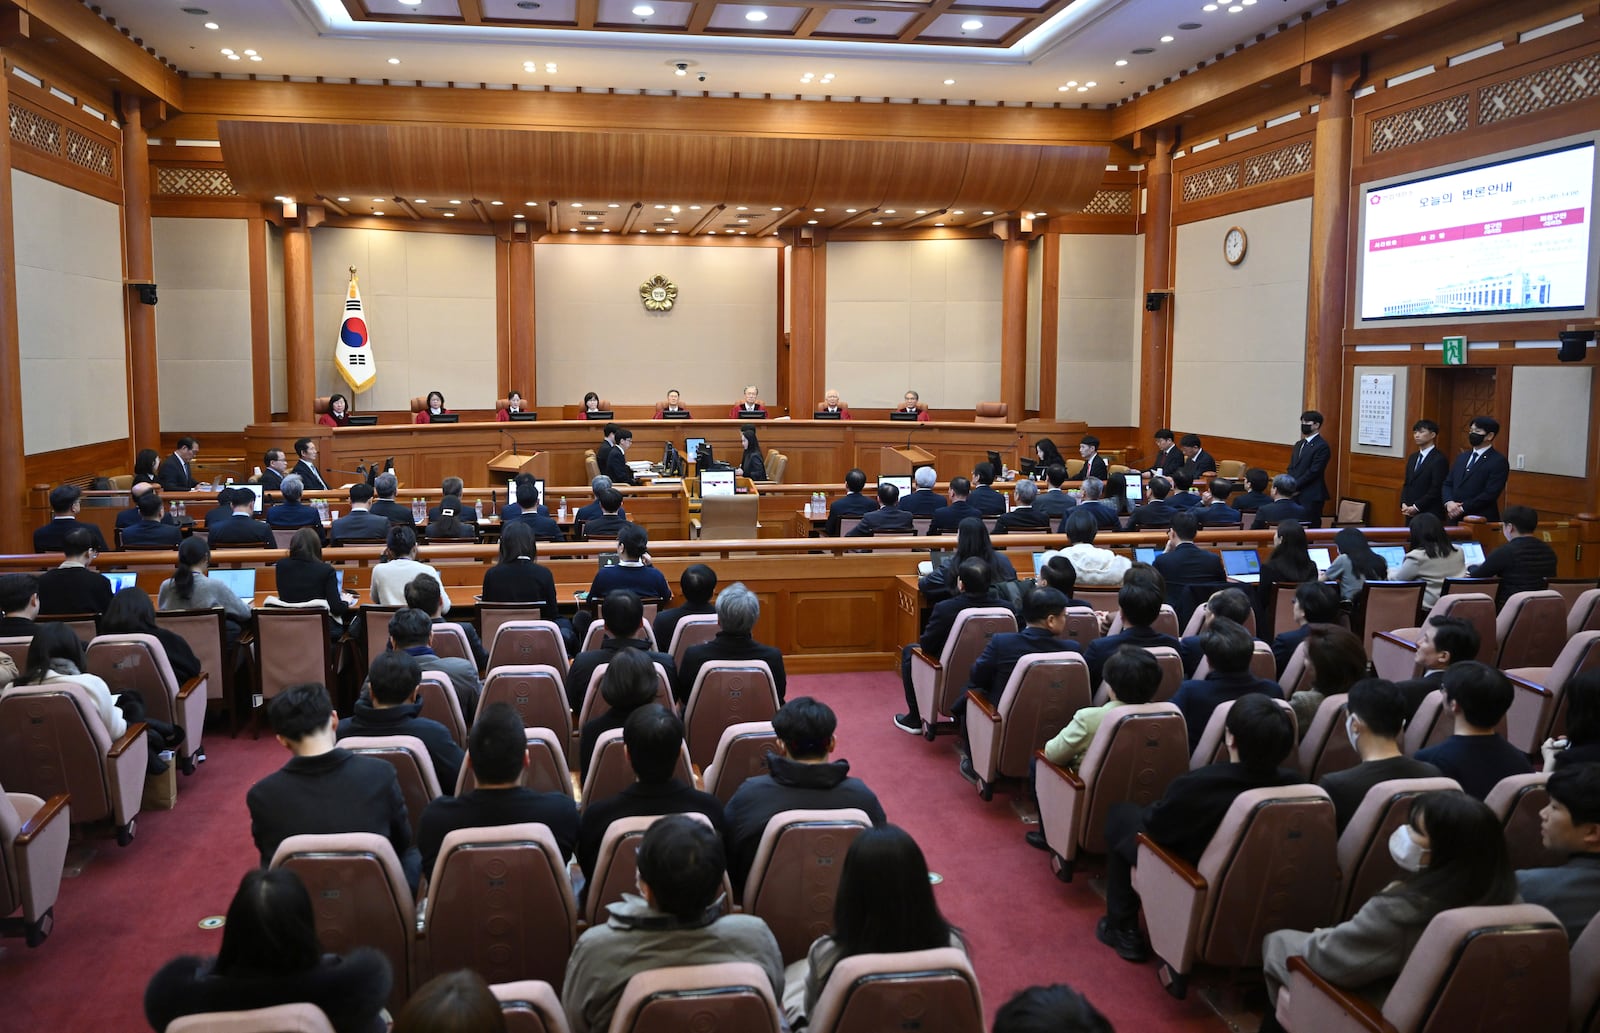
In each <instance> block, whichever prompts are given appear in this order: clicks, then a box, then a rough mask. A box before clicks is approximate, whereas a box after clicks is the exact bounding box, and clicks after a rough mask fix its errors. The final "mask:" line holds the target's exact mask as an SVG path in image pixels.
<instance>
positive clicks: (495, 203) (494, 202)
mask: <svg viewBox="0 0 1600 1033" xmlns="http://www.w3.org/2000/svg"><path fill="white" fill-rule="evenodd" d="M489 203H490V204H492V205H494V206H495V207H496V208H498V207H500V206H501V205H503V204H505V202H504V201H490V202H489Z"/></svg>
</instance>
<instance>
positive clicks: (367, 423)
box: [344, 416, 378, 427]
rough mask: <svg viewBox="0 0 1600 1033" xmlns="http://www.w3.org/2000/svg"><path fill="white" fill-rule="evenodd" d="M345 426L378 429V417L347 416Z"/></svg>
mask: <svg viewBox="0 0 1600 1033" xmlns="http://www.w3.org/2000/svg"><path fill="white" fill-rule="evenodd" d="M344 424H345V426H346V427H376V426H377V425H378V418H377V417H376V416H346V417H345V418H344Z"/></svg>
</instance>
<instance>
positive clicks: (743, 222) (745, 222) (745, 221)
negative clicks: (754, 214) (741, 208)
mask: <svg viewBox="0 0 1600 1033" xmlns="http://www.w3.org/2000/svg"><path fill="white" fill-rule="evenodd" d="M749 224H750V220H749V219H740V220H739V225H741V226H748V225H749Z"/></svg>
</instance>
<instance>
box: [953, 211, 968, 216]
mask: <svg viewBox="0 0 1600 1033" xmlns="http://www.w3.org/2000/svg"><path fill="white" fill-rule="evenodd" d="M950 214H951V215H965V214H967V213H966V212H961V211H956V212H951V213H950Z"/></svg>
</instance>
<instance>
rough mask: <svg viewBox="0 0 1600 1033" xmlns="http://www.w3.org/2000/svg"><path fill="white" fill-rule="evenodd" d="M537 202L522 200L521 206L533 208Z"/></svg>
mask: <svg viewBox="0 0 1600 1033" xmlns="http://www.w3.org/2000/svg"><path fill="white" fill-rule="evenodd" d="M538 204H539V202H538V201H524V202H522V207H524V208H535V207H537V206H538Z"/></svg>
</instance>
